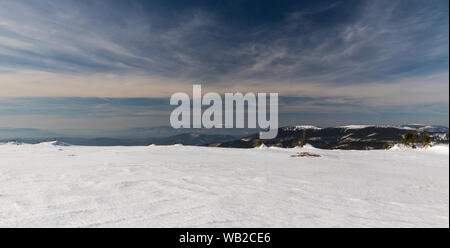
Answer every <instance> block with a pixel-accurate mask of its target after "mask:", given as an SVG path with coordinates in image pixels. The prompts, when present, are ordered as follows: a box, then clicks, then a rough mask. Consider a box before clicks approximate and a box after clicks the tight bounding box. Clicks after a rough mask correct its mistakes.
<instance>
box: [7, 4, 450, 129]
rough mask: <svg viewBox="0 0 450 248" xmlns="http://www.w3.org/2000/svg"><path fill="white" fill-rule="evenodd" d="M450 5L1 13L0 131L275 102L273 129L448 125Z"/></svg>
mask: <svg viewBox="0 0 450 248" xmlns="http://www.w3.org/2000/svg"><path fill="white" fill-rule="evenodd" d="M448 24H449V2H448V0H430V1H425V0H423V1H416V0H407V1H406V0H405V1H397V0H390V1H384V0H379V1H364V0H358V1H352V0H345V1H276V2H275V1H243V0H242V1H180V0H178V1H167V0H166V1H137V0H136V1H118V0H117V1H114V0H105V1H100V0H89V1H85V0H58V1H56V0H54V1H49V0H40V1H26V0H2V1H0V127H12V128H16V127H17V128H19V127H20V128H24V127H26V128H41V129H65V128H70V129H124V128H134V127H147V126H164V125H166V126H167V125H169V115H170V111H171V110H172V109H173V108H174V106H170V105H169V98H170V96H171V95H172V94H173V93H175V92H186V93H190V94H191V92H192V85H193V84H201V85H202V89H203V93H206V92H219V93H225V92H230V93H231V92H243V93H245V92H268V93H269V92H277V93H279V96H280V103H279V105H280V117H279V119H280V125H290V124H313V125H318V126H334V125H347V124H407V123H424V124H433V125H447V126H448V123H449V93H448V91H449V55H448V53H449V51H448V50H449V25H448Z"/></svg>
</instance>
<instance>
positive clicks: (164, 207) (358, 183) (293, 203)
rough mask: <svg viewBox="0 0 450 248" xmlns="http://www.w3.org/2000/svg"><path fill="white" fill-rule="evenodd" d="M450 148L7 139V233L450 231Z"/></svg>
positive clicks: (0, 184)
mask: <svg viewBox="0 0 450 248" xmlns="http://www.w3.org/2000/svg"><path fill="white" fill-rule="evenodd" d="M299 151H306V152H312V153H315V154H319V155H320V156H321V157H319V158H313V157H291V156H290V155H293V154H296V153H297V152H299ZM448 151H449V148H448V146H434V147H432V148H429V149H418V150H412V149H403V150H387V151H384V150H377V151H342V150H320V149H315V148H313V147H311V146H306V147H304V148H292V149H282V148H273V147H272V148H261V149H232V148H213V147H192V146H148V147H83V146H66V144H60V143H55V142H53V143H44V144H36V145H27V144H23V145H15V144H3V145H0V227H98V226H102V227H447V228H448V227H449V165H448V163H449V153H448Z"/></svg>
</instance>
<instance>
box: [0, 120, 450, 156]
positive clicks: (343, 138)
mask: <svg viewBox="0 0 450 248" xmlns="http://www.w3.org/2000/svg"><path fill="white" fill-rule="evenodd" d="M170 129H171V128H169V127H156V128H140V129H134V131H135V132H133V130H128V132H130V135H129V136H125V135H124V133H123V132H122V133H121V136H116V137H108V136H104V137H91V136H82V135H80V136H77V135H68V136H64V135H60V134H58V133H57V132H52V131H45V130H40V129H13V128H0V142H8V141H11V140H15V141H17V142H23V143H40V142H46V141H51V140H58V141H60V142H64V143H68V144H73V145H84V146H145V145H149V144H155V145H172V144H174V143H178V144H183V145H200V146H214V147H229V148H252V147H253V146H254V144H255V142H256V140H258V139H259V135H258V132H257V131H256V130H251V129H245V130H244V129H240V130H239V129H238V130H227V129H190V130H188V129H172V132H170ZM411 130H417V131H418V132H419V133H420V132H424V131H426V132H429V133H430V135H431V137H432V140H433V141H434V142H437V143H448V136H449V129H448V127H445V126H429V125H420V124H409V125H400V126H373V125H350V126H339V127H328V128H320V127H316V126H288V127H282V128H279V129H278V135H277V137H276V138H275V139H271V140H264V141H263V142H264V144H265V145H267V146H279V147H291V146H292V143H293V141H295V140H299V139H300V137H302V136H303V133H305V141H306V143H308V144H311V145H312V146H314V147H317V148H322V149H344V150H348V149H355V150H366V149H381V148H382V147H383V146H384V145H385V144H392V143H398V142H400V141H401V139H402V137H403V135H404V134H405V133H406V132H408V131H411ZM136 131H137V133H136ZM214 131H218V132H219V133H214ZM182 132H185V133H182ZM250 132H252V133H250ZM170 133H172V134H174V133H175V134H174V135H168V134H170ZM227 133H228V134H227ZM151 134H153V135H154V136H149V135H151ZM163 135H167V136H163Z"/></svg>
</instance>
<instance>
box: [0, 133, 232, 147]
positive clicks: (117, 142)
mask: <svg viewBox="0 0 450 248" xmlns="http://www.w3.org/2000/svg"><path fill="white" fill-rule="evenodd" d="M234 139H236V137H235V136H230V135H212V134H198V133H184V134H178V135H173V136H169V137H157V138H152V137H150V138H128V139H127V138H109V137H99V138H76V137H51V138H35V139H33V138H24V139H14V141H15V142H18V143H21V142H23V143H31V144H36V143H41V142H48V141H55V140H57V141H58V142H62V143H67V144H72V145H81V146H146V145H149V144H155V145H172V144H174V143H177V144H183V145H205V144H210V143H213V142H226V141H231V140H234ZM8 141H11V139H3V140H2V139H0V142H8Z"/></svg>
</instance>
